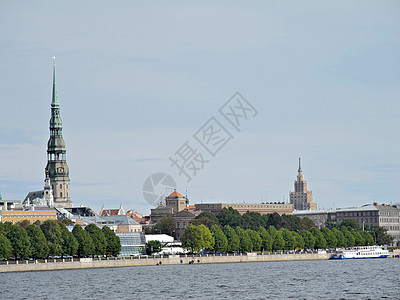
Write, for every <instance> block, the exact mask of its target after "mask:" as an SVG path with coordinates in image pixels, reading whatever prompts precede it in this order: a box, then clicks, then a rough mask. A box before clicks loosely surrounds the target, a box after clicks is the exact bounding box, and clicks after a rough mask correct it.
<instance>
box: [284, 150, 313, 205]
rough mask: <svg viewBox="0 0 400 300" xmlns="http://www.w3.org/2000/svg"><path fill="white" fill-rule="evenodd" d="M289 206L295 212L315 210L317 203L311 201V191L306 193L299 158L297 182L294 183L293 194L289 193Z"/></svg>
mask: <svg viewBox="0 0 400 300" xmlns="http://www.w3.org/2000/svg"><path fill="white" fill-rule="evenodd" d="M290 204H293V208H294V209H295V210H315V209H317V203H315V202H313V201H312V191H307V181H305V180H304V176H303V170H302V169H301V160H300V157H299V169H298V170H297V180H296V181H295V182H294V192H290Z"/></svg>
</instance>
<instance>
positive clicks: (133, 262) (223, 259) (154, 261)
mask: <svg viewBox="0 0 400 300" xmlns="http://www.w3.org/2000/svg"><path fill="white" fill-rule="evenodd" d="M330 256H331V254H330V253H307V254H276V255H251V254H250V255H235V256H222V255H221V256H220V255H202V256H179V255H176V256H169V257H158V258H157V257H155V258H153V257H148V258H146V257H142V258H134V259H131V258H125V259H124V258H118V259H115V260H114V259H110V260H98V259H96V258H95V259H93V260H92V259H90V258H89V259H87V258H86V259H81V260H79V259H75V260H73V261H70V260H65V261H64V262H55V261H54V260H49V261H47V262H40V263H39V262H37V263H35V262H32V261H31V262H28V263H27V262H25V261H19V262H18V264H16V263H14V262H12V263H9V264H2V265H0V273H4V272H26V271H50V270H67V269H89V268H114V267H134V266H155V265H180V264H212V263H238V262H263V261H264V262H268V261H285V260H317V259H318V260H321V259H329V257H330Z"/></svg>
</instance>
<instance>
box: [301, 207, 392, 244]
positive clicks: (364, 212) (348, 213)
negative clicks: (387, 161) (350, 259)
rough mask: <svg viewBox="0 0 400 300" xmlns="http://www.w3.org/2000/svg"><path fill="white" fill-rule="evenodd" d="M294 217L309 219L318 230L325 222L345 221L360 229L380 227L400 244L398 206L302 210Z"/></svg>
mask: <svg viewBox="0 0 400 300" xmlns="http://www.w3.org/2000/svg"><path fill="white" fill-rule="evenodd" d="M293 214H294V215H295V216H298V217H301V218H305V217H307V218H310V219H311V220H313V221H314V223H315V225H317V226H318V228H321V227H324V226H325V223H326V221H331V222H335V221H336V222H340V221H343V220H345V219H351V220H355V221H357V223H358V224H359V225H360V228H363V227H364V228H365V227H366V226H380V227H384V228H386V229H387V233H388V234H389V235H391V236H392V237H393V243H394V244H395V245H398V244H399V243H400V206H397V205H386V204H382V205H378V204H376V203H374V204H367V205H363V206H361V207H348V208H338V209H336V210H329V211H324V210H315V211H310V210H304V211H295V212H294V213H293Z"/></svg>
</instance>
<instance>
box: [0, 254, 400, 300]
mask: <svg viewBox="0 0 400 300" xmlns="http://www.w3.org/2000/svg"><path fill="white" fill-rule="evenodd" d="M0 289H1V291H0V298H1V299H384V298H387V299H400V259H366V260H335V261H332V260H330V261H328V260H322V261H282V262H254V263H226V264H197V265H196V264H194V265H171V266H166V265H161V266H143V267H124V268H105V269H81V270H62V271H43V272H22V273H1V274H0Z"/></svg>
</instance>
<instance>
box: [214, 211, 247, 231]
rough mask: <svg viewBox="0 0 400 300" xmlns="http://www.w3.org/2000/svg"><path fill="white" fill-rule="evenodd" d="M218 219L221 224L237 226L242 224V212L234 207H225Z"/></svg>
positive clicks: (219, 213)
mask: <svg viewBox="0 0 400 300" xmlns="http://www.w3.org/2000/svg"><path fill="white" fill-rule="evenodd" d="M217 219H218V221H219V224H221V226H225V225H229V226H231V227H237V226H241V225H242V216H241V214H240V213H239V212H238V211H237V210H236V209H233V208H232V207H228V208H226V207H224V208H223V209H221V210H220V211H219V212H218V214H217Z"/></svg>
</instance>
